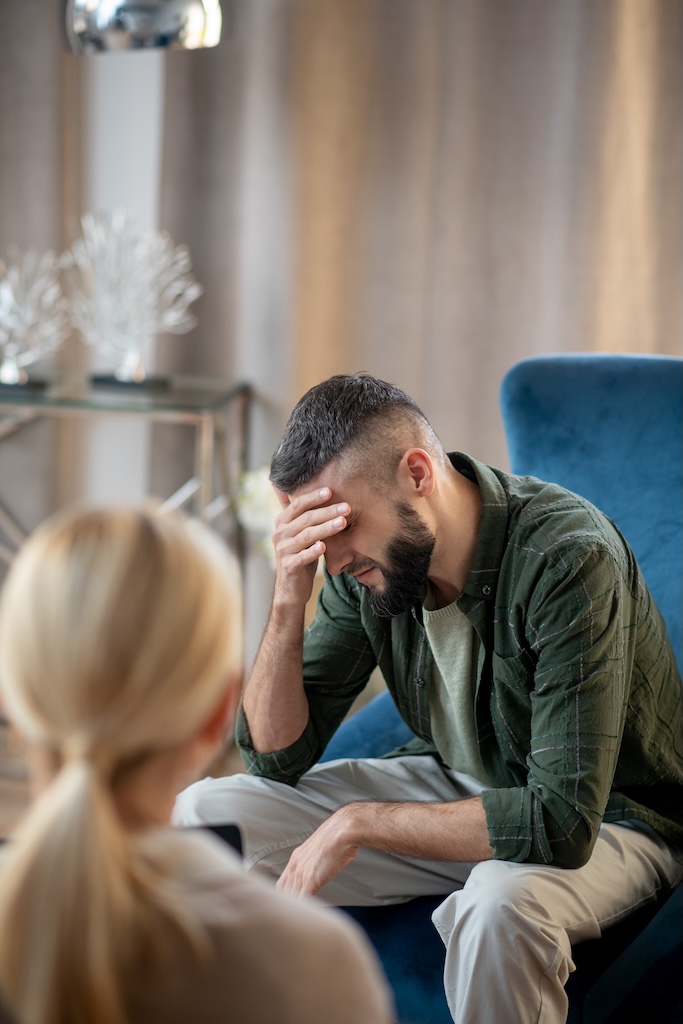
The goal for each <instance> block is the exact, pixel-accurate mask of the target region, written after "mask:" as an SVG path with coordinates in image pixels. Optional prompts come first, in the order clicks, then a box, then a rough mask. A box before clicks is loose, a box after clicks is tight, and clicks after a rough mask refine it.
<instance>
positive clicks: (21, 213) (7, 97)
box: [0, 0, 69, 578]
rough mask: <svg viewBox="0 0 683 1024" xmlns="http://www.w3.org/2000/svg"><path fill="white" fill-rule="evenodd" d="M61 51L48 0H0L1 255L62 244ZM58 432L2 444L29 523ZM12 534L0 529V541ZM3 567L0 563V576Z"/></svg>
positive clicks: (8, 475) (49, 491)
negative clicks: (0, 1) (5, 533)
mask: <svg viewBox="0 0 683 1024" xmlns="http://www.w3.org/2000/svg"><path fill="white" fill-rule="evenodd" d="M65 89H66V79H65V67H64V52H63V45H62V39H61V36H60V32H59V23H58V21H57V19H56V18H55V17H54V4H52V3H50V2H49V0H47V2H46V0H22V2H21V3H19V2H16V0H3V2H2V3H0V260H4V261H7V260H8V259H10V258H11V254H12V247H16V248H17V249H19V250H21V251H23V252H26V251H27V250H30V249H33V250H36V251H38V252H42V251H44V250H46V249H52V250H53V251H55V252H59V251H60V250H61V248H62V246H63V244H64V210H65V207H66V205H67V204H68V201H69V197H68V195H67V182H66V176H65V173H64V166H65V145H66V144H65V138H66V135H65V116H64V103H63V97H64V92H65ZM57 458H58V438H57V431H56V429H55V425H54V424H53V423H52V424H51V423H47V422H46V421H39V422H35V423H33V424H31V425H29V426H27V427H24V428H23V429H22V430H21V431H19V432H18V433H16V434H15V435H14V436H13V437H12V438H11V439H8V440H5V441H2V442H1V443H0V501H2V502H3V505H4V506H5V507H6V509H7V511H8V512H9V513H10V514H11V515H12V516H13V517H14V518H16V519H18V520H19V521H20V522H21V523H23V524H24V525H25V526H26V527H27V528H29V529H30V528H32V527H34V526H35V525H37V523H39V522H40V520H41V519H42V518H44V516H45V515H47V514H48V512H50V511H51V509H52V508H53V507H54V502H55V497H56V494H57V474H56V472H55V467H56V462H57ZM8 540H9V538H8V537H6V536H5V535H4V534H3V532H2V530H1V529H0V542H3V543H4V542H7V541H8ZM2 575H3V568H2V565H1V564H0V578H1V577H2Z"/></svg>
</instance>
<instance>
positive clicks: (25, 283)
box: [0, 251, 69, 384]
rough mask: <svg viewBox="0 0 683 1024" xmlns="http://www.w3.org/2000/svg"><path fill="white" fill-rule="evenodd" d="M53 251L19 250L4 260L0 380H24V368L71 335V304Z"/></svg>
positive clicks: (0, 279) (0, 280)
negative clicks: (65, 292)
mask: <svg viewBox="0 0 683 1024" xmlns="http://www.w3.org/2000/svg"><path fill="white" fill-rule="evenodd" d="M58 275H59V260H58V258H57V257H56V256H55V254H54V253H53V252H45V253H42V254H41V253H36V252H33V251H29V252H26V253H25V254H24V255H22V254H21V253H19V252H18V251H15V252H14V253H13V254H12V262H11V263H10V264H9V265H6V264H4V263H2V262H0V383H2V384H23V383H25V382H26V380H27V379H28V375H27V373H26V370H25V369H24V367H26V366H29V365H30V364H31V363H35V362H38V361H39V360H41V359H45V358H47V357H49V356H51V355H52V354H53V353H54V352H55V351H56V350H57V349H58V348H59V346H60V345H61V344H62V342H63V341H64V339H65V338H66V336H67V334H68V333H69V310H68V303H67V301H66V298H65V297H64V293H63V292H62V288H61V285H60V283H59V277H58Z"/></svg>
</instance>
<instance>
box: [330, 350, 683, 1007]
mask: <svg viewBox="0 0 683 1024" xmlns="http://www.w3.org/2000/svg"><path fill="white" fill-rule="evenodd" d="M500 399H501V411H502V416H503V423H504V427H505V432H506V438H507V443H508V449H509V455H510V467H511V470H512V472H514V473H517V474H521V475H532V476H537V477H540V478H541V479H545V480H549V481H553V482H555V483H559V484H562V485H563V486H565V487H568V488H569V489H571V490H573V491H576V492H578V493H579V494H581V495H583V496H584V497H586V498H588V499H589V500H590V501H592V502H593V503H594V504H595V505H597V506H598V507H599V508H600V509H602V510H603V511H604V512H605V513H606V514H607V515H609V516H610V518H612V519H613V520H614V521H615V522H616V524H617V525H618V526H619V528H620V529H621V531H622V533H623V534H624V535H625V537H626V538H627V539H628V541H629V543H630V544H631V546H632V548H633V549H634V551H635V554H636V557H637V558H638V561H639V563H640V566H641V569H642V571H643V574H644V576H645V578H646V580H647V582H648V584H649V587H650V589H651V591H652V593H653V595H654V598H655V600H656V602H657V604H658V606H659V608H660V610H661V612H662V614H663V616H664V618H665V620H666V623H667V629H668V631H669V636H670V638H671V641H672V644H673V647H674V650H675V652H676V657H677V660H678V665H679V669H680V668H681V666H682V664H683V643H682V629H683V594H682V589H683V571H682V570H683V522H682V519H683V460H682V443H683V441H682V439H683V360H681V359H678V358H669V357H663V356H637V355H633V356H631V355H599V354H594V355H579V354H576V355H572V354H567V355H558V356H541V357H537V358H531V359H526V360H524V361H522V362H521V363H518V364H517V365H516V366H514V367H513V368H512V369H511V370H510V371H509V372H508V374H507V375H506V377H505V379H504V380H503V383H502V388H501V395H500ZM455 446H457V438H455V439H453V447H455ZM473 454H475V455H476V453H473ZM411 735H412V733H411V732H410V730H409V729H408V727H407V726H406V725H405V724H404V723H403V722H402V720H401V719H400V718H399V716H398V713H397V711H396V709H395V707H394V705H393V702H392V701H391V698H390V697H389V695H388V694H386V693H383V694H381V695H380V696H379V697H376V698H375V699H374V700H372V701H371V702H370V703H369V704H368V705H366V707H365V708H363V709H362V710H361V711H360V712H358V713H357V714H356V715H354V716H353V717H352V718H350V719H349V720H348V721H347V722H346V723H344V725H342V727H341V728H340V729H339V730H338V732H337V733H336V735H335V736H334V737H333V739H332V741H331V742H330V744H329V745H328V747H327V750H326V751H325V754H324V756H323V760H331V759H332V758H335V757H377V756H381V755H382V754H384V753H387V752H388V751H390V750H392V749H394V748H395V747H397V746H400V745H401V744H402V743H405V742H406V741H407V740H408V739H409V738H410V737H411ZM440 901H441V898H437V897H422V898H419V899H413V900H410V901H409V902H407V903H404V904H399V905H396V906H391V907H369V908H368V907H356V908H354V907H349V908H346V910H347V912H348V913H350V914H351V915H352V916H353V917H355V918H356V920H357V921H359V922H360V924H361V925H362V926H363V927H364V928H365V930H366V932H367V933H368V935H369V937H370V939H371V941H372V942H373V944H374V946H375V947H376V949H377V951H378V953H379V956H380V959H381V960H382V963H383V966H384V969H385V972H386V974H387V977H388V979H389V982H390V984H391V985H392V987H393V989H394V994H395V998H396V1003H397V1008H398V1014H399V1020H400V1022H401V1024H451V1017H450V1013H449V1011H448V1008H447V1005H446V1000H445V996H444V991H443V982H442V971H443V964H444V948H443V946H442V943H441V941H440V939H439V938H438V936H437V934H436V931H435V930H434V928H433V926H432V924H431V917H430V915H431V912H432V910H433V909H434V908H435V907H436V906H437V905H438V903H439V902H440ZM574 957H575V962H576V964H577V970H576V971H575V972H574V973H573V974H572V975H571V977H570V979H569V983H568V985H567V991H568V994H569V1002H570V1012H569V1021H570V1022H571V1024H579V1022H580V1024H607V1022H613V1021H617V1020H621V1019H623V1015H624V1012H625V1011H624V1007H627V1008H628V1010H629V1013H631V1014H635V1015H636V1016H638V1010H641V1011H642V1017H641V1019H648V1020H656V1021H657V1022H658V1024H668V1022H673V1021H674V1020H675V1021H680V1020H683V987H682V986H680V984H679V972H680V965H681V963H683V886H679V887H678V889H676V890H675V892H674V893H673V894H671V895H668V898H667V899H665V900H664V901H663V902H662V903H661V904H659V905H658V906H656V907H652V908H648V909H647V910H646V911H644V912H643V913H642V914H641V915H640V916H636V917H633V918H631V919H629V920H628V921H626V922H624V924H622V925H619V926H617V927H615V928H613V929H611V930H609V931H608V932H606V933H605V935H603V937H602V938H600V939H598V940H595V941H593V942H586V943H583V944H581V945H580V946H577V947H576V948H575V950H574Z"/></svg>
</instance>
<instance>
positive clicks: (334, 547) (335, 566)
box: [325, 533, 353, 576]
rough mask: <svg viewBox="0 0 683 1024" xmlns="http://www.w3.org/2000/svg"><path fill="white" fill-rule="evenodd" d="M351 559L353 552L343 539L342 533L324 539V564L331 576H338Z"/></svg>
mask: <svg viewBox="0 0 683 1024" xmlns="http://www.w3.org/2000/svg"><path fill="white" fill-rule="evenodd" d="M352 561H353V553H352V552H351V549H350V547H349V545H348V543H347V542H346V541H345V540H344V534H343V533H338V534H336V535H335V536H334V537H328V538H327V540H326V541H325V565H326V566H327V571H328V572H329V574H330V575H331V576H339V574H340V573H342V572H344V569H345V568H346V566H347V565H350V564H351V562H352Z"/></svg>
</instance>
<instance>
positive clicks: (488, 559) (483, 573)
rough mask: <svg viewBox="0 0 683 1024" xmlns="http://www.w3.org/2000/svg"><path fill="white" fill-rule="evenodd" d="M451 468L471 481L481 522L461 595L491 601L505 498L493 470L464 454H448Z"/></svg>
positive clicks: (500, 552)
mask: <svg viewBox="0 0 683 1024" xmlns="http://www.w3.org/2000/svg"><path fill="white" fill-rule="evenodd" d="M448 457H449V459H450V460H451V463H452V464H453V466H454V468H455V469H457V470H458V472H459V473H462V474H463V475H464V476H466V477H468V478H469V479H470V480H474V481H475V482H476V483H477V484H478V485H479V492H480V494H481V504H482V510H481V519H480V521H479V531H478V533H477V542H476V545H475V548H474V557H473V559H472V566H471V568H470V572H469V576H468V577H467V582H466V583H465V586H464V588H463V593H465V594H468V595H469V596H470V597H476V598H479V600H482V599H483V600H485V601H492V600H493V599H494V597H495V594H496V586H497V583H498V573H499V570H500V562H501V559H502V557H503V548H504V546H505V536H506V533H507V522H508V516H509V504H508V496H507V493H506V491H505V488H504V487H503V484H502V482H501V480H500V479H499V476H498V475H497V474H496V471H495V470H493V469H491V467H490V466H486V465H484V463H483V462H477V460H476V459H473V458H472V457H471V456H470V455H465V454H464V452H450V453H449V456H448Z"/></svg>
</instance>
